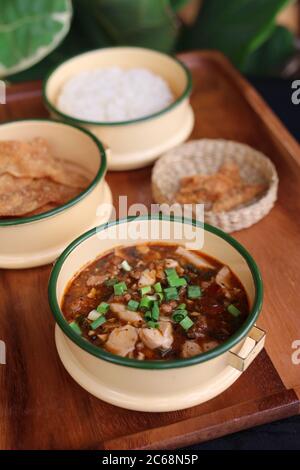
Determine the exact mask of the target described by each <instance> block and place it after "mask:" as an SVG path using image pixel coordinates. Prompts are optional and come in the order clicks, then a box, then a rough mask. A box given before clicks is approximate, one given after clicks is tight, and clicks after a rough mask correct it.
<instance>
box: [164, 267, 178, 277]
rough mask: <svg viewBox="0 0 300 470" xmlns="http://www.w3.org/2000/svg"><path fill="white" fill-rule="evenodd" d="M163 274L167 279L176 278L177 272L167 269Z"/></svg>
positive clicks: (173, 269)
mask: <svg viewBox="0 0 300 470" xmlns="http://www.w3.org/2000/svg"><path fill="white" fill-rule="evenodd" d="M165 273H166V275H167V277H173V276H174V277H178V274H177V271H176V269H175V268H167V269H165Z"/></svg>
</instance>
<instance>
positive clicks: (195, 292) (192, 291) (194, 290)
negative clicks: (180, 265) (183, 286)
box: [188, 286, 202, 299]
mask: <svg viewBox="0 0 300 470" xmlns="http://www.w3.org/2000/svg"><path fill="white" fill-rule="evenodd" d="M201 294H202V292H201V289H200V287H199V286H188V298H189V299H198V298H199V297H201Z"/></svg>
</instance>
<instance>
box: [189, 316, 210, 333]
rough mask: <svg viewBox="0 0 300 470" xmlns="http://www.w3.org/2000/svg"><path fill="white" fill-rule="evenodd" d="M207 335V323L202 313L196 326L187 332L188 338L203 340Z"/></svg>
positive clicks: (196, 321)
mask: <svg viewBox="0 0 300 470" xmlns="http://www.w3.org/2000/svg"><path fill="white" fill-rule="evenodd" d="M206 333H207V321H206V318H205V316H204V315H202V314H201V313H200V314H199V316H198V317H197V319H196V320H195V323H194V325H193V326H192V327H191V328H190V329H189V330H188V331H187V333H186V334H187V337H188V338H190V339H196V338H203V337H204V336H205V335H206Z"/></svg>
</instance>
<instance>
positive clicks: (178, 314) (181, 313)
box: [172, 309, 188, 323]
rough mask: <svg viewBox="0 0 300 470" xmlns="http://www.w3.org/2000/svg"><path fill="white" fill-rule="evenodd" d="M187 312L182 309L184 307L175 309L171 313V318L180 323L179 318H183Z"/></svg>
mask: <svg viewBox="0 0 300 470" xmlns="http://www.w3.org/2000/svg"><path fill="white" fill-rule="evenodd" d="M187 314H188V312H187V310H184V309H180V310H175V312H174V313H173V315H172V319H173V320H174V321H175V322H176V323H180V322H181V320H183V319H184V318H185V317H186V316H187Z"/></svg>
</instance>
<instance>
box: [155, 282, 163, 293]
mask: <svg viewBox="0 0 300 470" xmlns="http://www.w3.org/2000/svg"><path fill="white" fill-rule="evenodd" d="M153 287H154V290H155V292H162V287H161V283H160V282H157V283H156V284H154V286H153Z"/></svg>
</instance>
